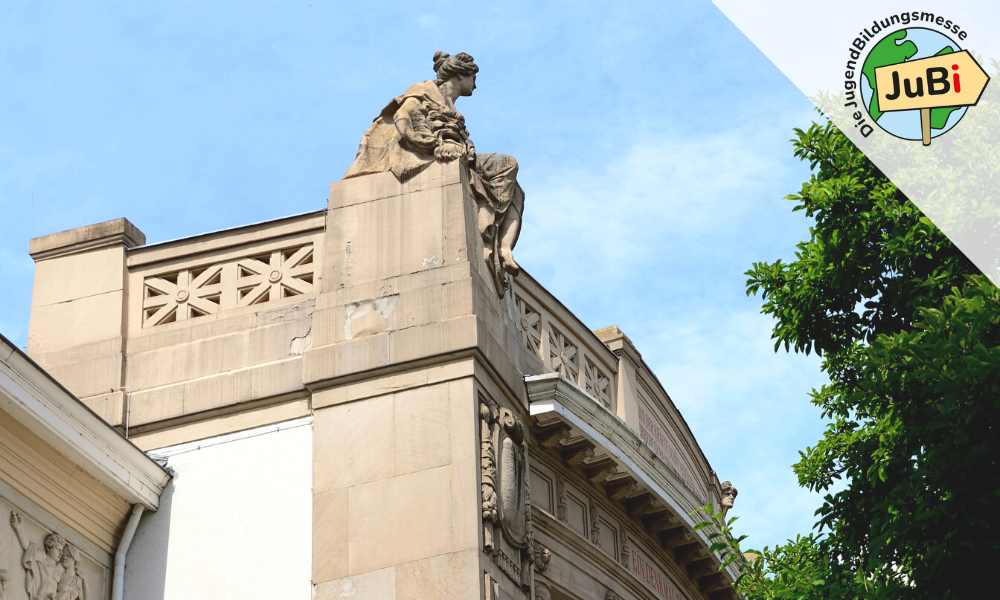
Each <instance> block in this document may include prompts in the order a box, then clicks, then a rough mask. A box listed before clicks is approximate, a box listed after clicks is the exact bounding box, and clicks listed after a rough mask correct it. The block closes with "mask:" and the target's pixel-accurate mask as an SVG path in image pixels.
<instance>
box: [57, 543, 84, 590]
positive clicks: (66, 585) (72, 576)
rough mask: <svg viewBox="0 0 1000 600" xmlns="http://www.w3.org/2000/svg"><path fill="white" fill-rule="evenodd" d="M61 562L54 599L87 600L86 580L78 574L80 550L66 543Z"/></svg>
mask: <svg viewBox="0 0 1000 600" xmlns="http://www.w3.org/2000/svg"><path fill="white" fill-rule="evenodd" d="M61 563H62V567H63V573H62V576H61V577H60V578H59V583H58V584H57V585H56V595H55V600H87V582H86V581H84V579H83V576H81V575H80V551H79V550H77V549H76V548H74V547H73V546H71V545H69V544H66V546H65V547H64V548H63V551H62V561H61Z"/></svg>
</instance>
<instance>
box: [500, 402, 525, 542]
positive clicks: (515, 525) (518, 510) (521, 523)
mask: <svg viewBox="0 0 1000 600" xmlns="http://www.w3.org/2000/svg"><path fill="white" fill-rule="evenodd" d="M500 424H501V425H502V426H503V434H502V437H503V442H502V449H503V450H502V458H501V462H500V509H501V512H500V518H501V522H502V524H503V528H504V533H507V534H508V536H509V537H510V538H512V539H510V540H508V541H510V543H512V544H514V545H515V546H518V547H524V545H525V544H526V539H527V536H526V533H527V531H526V524H525V487H526V486H525V478H524V473H525V469H524V467H525V462H524V455H525V452H524V428H523V427H522V426H521V423H520V422H519V421H518V420H517V419H516V418H514V414H513V413H512V412H510V411H509V410H507V409H505V408H503V409H500Z"/></svg>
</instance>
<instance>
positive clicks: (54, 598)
mask: <svg viewBox="0 0 1000 600" xmlns="http://www.w3.org/2000/svg"><path fill="white" fill-rule="evenodd" d="M10 526H11V528H12V529H13V530H14V536H15V537H16V539H17V542H18V544H19V545H20V546H21V550H22V551H23V555H22V557H21V565H22V566H23V567H24V571H25V580H24V587H25V591H26V592H27V593H28V600H85V597H86V592H85V590H86V587H87V586H86V581H85V580H84V578H83V576H82V575H81V574H80V570H79V565H80V552H79V551H78V550H77V549H76V548H74V547H73V546H71V545H69V544H67V543H66V540H65V539H64V538H63V536H62V535H60V534H58V533H55V532H52V533H49V534H48V535H46V536H45V539H44V541H43V542H42V544H41V546H39V545H38V544H35V543H34V542H31V541H29V540H28V535H27V533H26V532H25V531H24V523H23V521H22V519H21V515H20V514H19V513H18V512H17V511H11V513H10ZM7 587H9V578H8V586H3V594H4V597H6V589H7Z"/></svg>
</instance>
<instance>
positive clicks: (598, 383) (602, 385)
mask: <svg viewBox="0 0 1000 600" xmlns="http://www.w3.org/2000/svg"><path fill="white" fill-rule="evenodd" d="M609 385H611V380H610V379H609V378H608V376H607V375H605V374H604V373H603V372H602V371H601V369H599V368H598V367H597V365H595V364H594V363H592V362H590V361H589V360H588V361H587V364H586V365H585V366H584V368H583V390H584V391H585V392H587V393H588V394H590V395H591V396H592V397H593V398H594V399H595V400H599V401H600V402H601V404H603V405H604V406H606V407H608V408H611V396H610V394H609V393H608V386H609Z"/></svg>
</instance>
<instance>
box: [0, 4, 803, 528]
mask: <svg viewBox="0 0 1000 600" xmlns="http://www.w3.org/2000/svg"><path fill="white" fill-rule="evenodd" d="M4 13H5V15H4V19H3V20H2V21H0V82H2V85H3V89H4V93H3V94H2V95H0V214H2V215H3V217H2V219H0V281H3V292H4V293H3V294H0V331H2V332H3V333H4V335H6V336H7V337H9V338H11V339H13V340H14V341H16V342H17V343H18V344H19V345H23V344H24V343H25V339H26V336H27V321H28V312H29V304H30V300H31V298H30V297H31V283H32V276H33V264H32V261H31V259H30V258H29V257H28V255H27V246H28V239H29V238H30V237H32V236H33V235H44V234H48V233H52V232H55V231H61V230H64V229H69V228H73V227H79V226H82V225H87V224H90V223H95V222H99V221H104V220H107V219H112V218H117V217H122V216H124V217H127V218H129V219H130V220H131V221H132V222H133V223H135V224H136V225H137V226H138V227H139V228H140V229H142V230H143V231H144V232H145V234H146V236H147V239H148V240H149V241H150V242H157V241H163V240H167V239H172V238H177V237H185V236H189V235H193V234H196V233H200V232H205V231H211V230H216V229H221V228H226V227H233V226H237V225H241V224H246V223H250V222H256V221H263V220H267V219H272V218H276V217H280V216H284V215H288V214H293V213H299V212H305V211H311V210H317V209H320V208H322V207H323V206H324V202H325V198H326V194H327V191H328V186H329V183H330V181H334V180H337V179H340V177H341V175H342V174H343V172H344V171H345V170H346V169H347V167H348V165H349V164H350V163H351V161H352V159H353V157H354V154H355V152H356V151H357V146H358V140H359V139H360V137H361V134H362V132H364V130H365V128H366V127H367V125H368V124H369V123H370V122H371V120H372V118H373V117H374V116H376V115H377V114H378V112H379V110H380V109H381V108H382V107H383V106H384V105H385V103H386V102H387V101H388V100H389V99H390V98H392V97H393V96H395V95H397V94H399V93H401V92H402V91H403V90H405V89H406V87H407V86H408V85H409V84H411V83H414V82H416V81H420V80H424V79H429V78H431V77H432V75H433V73H432V70H431V65H432V60H431V57H432V55H433V53H434V51H435V49H436V47H437V46H438V45H440V47H441V49H443V50H445V51H447V52H451V53H456V52H461V51H464V52H468V53H470V54H472V55H473V56H475V58H476V62H477V63H478V64H479V65H480V68H481V71H480V73H479V77H478V81H477V85H478V89H477V91H476V93H475V95H474V96H473V97H471V98H462V99H461V100H460V102H459V106H458V108H459V110H461V111H462V113H463V114H464V115H465V117H466V121H467V124H468V127H469V130H470V132H471V134H472V137H473V139H474V140H475V143H476V147H477V149H478V150H479V151H481V152H504V153H507V154H512V155H514V156H515V157H517V159H518V162H519V163H520V165H521V170H520V175H519V180H520V181H521V184H522V186H523V187H524V189H525V192H526V194H527V200H526V208H525V221H524V227H523V230H522V235H521V238H520V241H519V242H518V246H517V251H516V255H517V257H518V261H519V262H520V263H521V264H522V265H523V266H524V267H525V268H526V269H527V270H528V271H529V272H530V273H531V274H532V275H533V276H535V277H536V278H537V279H538V280H539V281H540V282H541V283H542V284H543V285H545V286H546V287H547V288H548V289H549V290H550V291H551V292H553V293H554V294H555V295H556V296H558V297H559V298H560V299H561V300H562V301H563V302H564V303H565V304H566V305H567V306H568V307H569V308H570V309H571V310H573V311H574V312H576V314H577V315H578V316H580V317H581V318H582V319H583V321H584V322H585V323H587V324H588V325H589V326H591V327H592V328H595V329H596V328H599V327H604V326H607V325H611V324H615V325H618V326H619V327H621V328H622V329H623V330H624V331H625V332H626V333H627V334H628V335H629V336H630V337H631V338H632V340H633V341H634V342H635V343H636V345H637V346H638V348H639V350H640V352H642V354H643V356H644V358H645V360H646V361H647V363H649V364H650V365H651V366H652V367H653V369H654V370H655V371H656V372H657V374H658V375H659V378H660V381H661V382H662V383H663V384H664V386H665V387H666V388H667V390H668V392H669V393H670V394H671V396H672V398H673V399H674V401H675V403H676V404H677V405H678V407H679V408H680V409H681V411H682V412H683V414H684V415H685V417H686V419H687V421H688V423H689V424H690V426H691V428H692V430H693V431H694V433H695V435H696V436H697V438H698V439H699V441H700V443H701V445H702V448H703V449H704V451H705V453H706V455H707V456H708V458H709V460H710V462H711V463H712V465H713V467H714V468H715V469H716V470H717V471H718V472H719V474H720V476H721V477H722V478H724V479H731V480H732V481H733V482H734V483H735V484H736V486H737V487H738V488H739V490H740V495H739V498H738V500H737V505H736V512H737V513H738V514H740V515H742V519H741V521H740V523H739V527H740V531H741V532H742V533H747V534H749V535H750V536H751V537H750V540H749V542H750V543H751V545H753V546H762V545H764V544H774V543H775V542H779V541H781V540H784V539H785V538H787V537H789V536H794V535H795V534H796V533H804V532H806V531H808V530H809V528H810V526H811V524H812V522H813V517H812V513H813V510H814V509H815V508H816V507H817V506H818V505H819V499H818V498H817V497H816V496H813V495H810V494H807V493H806V492H804V491H802V490H800V489H799V488H798V487H797V485H796V481H795V477H794V475H793V473H792V471H791V468H790V465H791V464H792V463H793V462H795V460H796V459H797V456H798V450H800V449H802V448H804V447H805V446H806V445H809V444H813V443H814V442H815V441H816V440H817V439H819V437H820V435H821V431H822V423H821V422H820V420H819V413H818V411H817V410H816V409H815V408H814V407H812V406H811V405H809V404H808V401H807V393H808V391H809V390H810V388H812V387H814V386H818V385H820V384H821V383H822V381H823V378H822V376H821V374H820V372H819V363H818V361H817V360H816V358H815V357H805V356H800V355H787V354H785V353H784V352H781V353H778V354H775V353H774V352H773V350H772V343H771V341H770V339H769V338H770V328H771V322H770V320H769V319H768V318H766V317H764V316H762V315H760V314H759V310H760V301H759V299H756V298H747V297H746V295H745V292H744V282H745V280H746V277H745V276H744V275H743V273H744V272H745V271H746V270H747V269H749V268H750V265H751V263H752V262H754V261H761V260H768V261H770V260H774V259H777V258H785V259H787V258H789V257H790V256H791V255H792V252H793V248H794V244H795V243H796V242H797V241H799V240H801V239H804V237H805V236H806V235H807V228H808V223H807V222H806V221H805V219H804V218H802V217H801V216H800V214H799V213H796V214H794V215H793V214H792V213H791V207H792V204H791V202H789V201H786V200H782V198H783V197H784V196H785V195H786V194H789V193H792V192H795V191H797V190H798V188H799V185H800V184H801V182H802V181H804V180H805V179H806V178H807V177H808V167H807V165H805V164H803V163H800V162H799V161H797V160H796V159H794V158H793V157H792V155H791V146H790V144H789V143H788V139H789V138H790V137H791V135H792V128H793V127H805V126H808V124H809V123H810V122H811V121H812V120H813V119H814V118H816V117H817V115H816V114H815V113H814V112H813V111H812V104H811V103H810V102H809V101H808V100H806V98H805V97H804V96H803V95H802V94H801V93H800V92H799V91H798V90H797V89H796V88H795V87H794V86H793V85H792V84H791V83H790V82H788V81H787V80H786V79H785V77H784V76H783V75H782V74H781V73H780V72H779V71H778V70H777V69H776V68H775V67H773V66H772V64H771V63H770V62H769V61H768V60H767V58H765V57H764V55H763V54H761V53H760V52H759V51H758V50H757V49H756V47H755V46H754V45H753V44H752V43H751V42H750V41H749V40H747V39H746V38H745V37H744V36H743V35H742V34H741V33H740V31H739V30H738V29H737V28H736V27H735V26H733V25H732V24H731V23H730V22H729V21H728V20H727V19H726V18H725V17H724V16H723V15H722V13H720V12H719V11H718V10H717V9H716V8H715V7H714V6H713V5H712V4H710V3H709V2H707V1H701V2H683V3H667V2H645V3H628V2H616V3H613V4H612V3H606V2H605V3H598V2H593V3H585V2H572V3H556V2H551V3H544V4H539V3H534V2H531V3H528V2H508V3H503V4H502V5H500V4H499V3H468V4H467V5H464V6H461V7H456V5H455V3H444V2H441V3H420V4H418V3H392V2H386V3H379V4H377V5H376V4H369V3H329V2H319V1H318V0H314V1H313V2H312V3H309V2H291V1H284V2H254V3H249V2H213V3H205V2H188V1H172V2H164V1H159V0H150V1H148V2H142V3H124V2H118V3H105V2H89V3H85V4H84V3H45V4H44V5H43V4H42V3H36V2H30V3H29V2H8V3H5V8H4ZM32 198H34V201H33V203H32Z"/></svg>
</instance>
